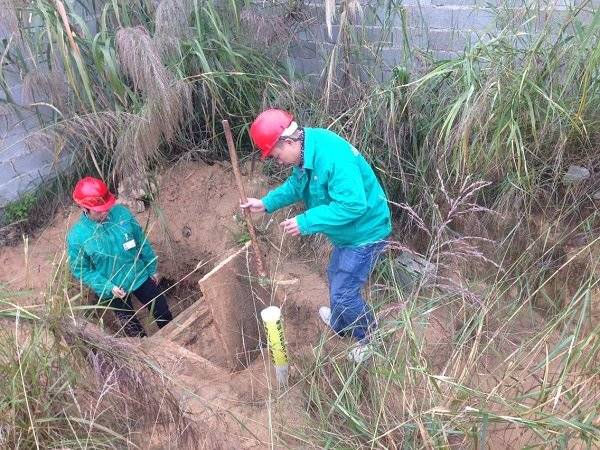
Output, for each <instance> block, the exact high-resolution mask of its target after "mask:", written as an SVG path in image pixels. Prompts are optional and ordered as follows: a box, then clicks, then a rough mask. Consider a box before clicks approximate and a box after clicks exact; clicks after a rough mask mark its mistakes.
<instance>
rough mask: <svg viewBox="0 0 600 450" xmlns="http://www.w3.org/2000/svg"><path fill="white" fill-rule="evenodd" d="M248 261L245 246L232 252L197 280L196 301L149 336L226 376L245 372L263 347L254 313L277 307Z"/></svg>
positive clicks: (260, 331)
mask: <svg viewBox="0 0 600 450" xmlns="http://www.w3.org/2000/svg"><path fill="white" fill-rule="evenodd" d="M253 261H254V258H253V255H252V252H251V250H250V248H249V243H247V244H246V245H244V246H243V247H242V248H240V249H237V250H234V251H232V252H231V254H230V255H228V256H226V257H225V258H224V259H223V260H222V261H220V262H219V263H218V264H216V265H215V267H214V268H213V269H212V270H211V271H210V272H208V273H207V274H206V275H204V276H203V277H202V278H201V279H200V281H199V282H198V286H199V299H198V300H197V301H196V302H194V303H192V304H191V305H190V306H189V307H187V308H186V309H185V310H183V311H182V312H180V313H179V314H178V315H177V316H176V317H175V319H174V320H173V321H172V322H171V323H170V324H169V325H167V326H166V327H164V328H163V329H162V330H160V331H158V332H157V333H156V334H155V336H156V337H157V338H162V339H167V340H170V341H173V342H176V343H179V344H180V345H183V346H184V347H186V348H187V349H188V350H190V351H193V352H194V353H196V354H198V355H200V356H202V357H204V358H207V359H208V360H210V361H212V362H215V363H217V364H219V365H221V366H224V367H227V368H229V369H231V370H236V369H242V368H244V367H247V366H248V365H249V364H250V363H251V362H252V360H253V359H254V358H256V356H257V355H258V354H259V353H260V346H261V342H263V341H264V340H263V339H261V334H262V326H261V324H260V321H259V315H260V311H261V310H262V309H263V308H265V307H267V306H269V305H272V304H277V303H278V302H277V301H276V300H275V298H276V296H275V295H273V292H272V291H271V290H270V289H268V288H267V287H263V286H262V285H261V284H260V283H259V279H258V277H257V276H256V270H255V267H254V263H253Z"/></svg>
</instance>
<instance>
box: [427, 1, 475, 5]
mask: <svg viewBox="0 0 600 450" xmlns="http://www.w3.org/2000/svg"><path fill="white" fill-rule="evenodd" d="M431 4H432V5H435V6H475V5H476V0H431Z"/></svg>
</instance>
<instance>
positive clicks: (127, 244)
mask: <svg viewBox="0 0 600 450" xmlns="http://www.w3.org/2000/svg"><path fill="white" fill-rule="evenodd" d="M67 255H68V259H69V266H70V268H71V272H72V273H73V275H74V276H75V278H77V279H78V280H80V281H81V282H83V283H84V284H86V285H87V286H89V287H90V288H91V289H93V290H94V292H96V294H98V297H100V299H101V300H107V299H111V298H112V297H113V294H112V289H113V288H114V287H115V286H118V287H120V288H122V289H124V290H125V291H126V292H128V293H129V292H132V291H134V290H136V289H137V288H139V287H140V286H141V285H142V284H143V283H144V281H146V280H147V279H148V278H149V277H151V276H152V275H154V274H155V273H156V267H157V259H156V255H155V253H154V250H153V249H152V246H151V245H150V242H148V238H147V237H146V236H145V235H144V232H143V230H142V227H141V226H140V224H139V223H138V221H137V220H136V218H135V217H134V216H133V214H131V212H130V211H129V209H127V208H126V207H125V206H123V205H115V206H113V207H112V208H111V209H110V211H109V212H108V216H107V217H106V220H105V221H104V222H96V221H94V220H92V219H90V218H89V217H87V216H86V215H85V214H82V215H81V217H80V218H79V220H78V221H77V222H76V223H75V224H73V226H72V227H71V229H70V230H69V233H68V234H67Z"/></svg>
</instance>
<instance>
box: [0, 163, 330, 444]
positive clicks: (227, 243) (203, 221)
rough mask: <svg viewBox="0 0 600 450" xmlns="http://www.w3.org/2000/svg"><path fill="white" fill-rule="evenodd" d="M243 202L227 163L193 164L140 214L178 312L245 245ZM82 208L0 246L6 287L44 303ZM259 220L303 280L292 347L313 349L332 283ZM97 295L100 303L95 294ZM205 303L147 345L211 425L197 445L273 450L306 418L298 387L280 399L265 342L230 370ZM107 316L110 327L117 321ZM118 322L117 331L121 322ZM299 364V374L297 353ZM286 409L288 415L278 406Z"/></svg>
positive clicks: (278, 264) (290, 319) (287, 304)
mask: <svg viewBox="0 0 600 450" xmlns="http://www.w3.org/2000/svg"><path fill="white" fill-rule="evenodd" d="M245 183H246V186H247V195H248V196H259V195H260V194H261V193H263V192H264V191H265V188H266V183H265V180H264V179H263V178H261V177H259V176H256V175H253V176H251V177H250V176H248V177H247V178H246V180H245ZM238 203H239V200H238V194H237V191H236V189H235V180H234V177H233V173H232V172H231V170H230V168H229V166H228V165H227V164H215V165H212V166H210V165H206V164H203V163H186V164H181V165H175V166H173V167H171V168H170V169H169V170H167V171H166V172H165V173H164V174H163V175H162V177H161V179H160V196H159V198H158V199H157V201H156V202H154V204H153V205H152V207H151V208H150V209H149V210H147V211H146V212H144V213H141V214H138V215H137V218H138V220H139V222H140V223H141V224H142V226H145V227H147V230H148V234H149V236H150V240H151V242H152V244H153V246H154V248H155V250H156V253H157V254H158V257H159V271H160V273H161V275H162V276H163V281H162V283H163V287H165V288H167V289H168V291H167V296H168V299H169V304H170V306H171V309H172V312H173V313H174V315H175V316H177V315H178V314H181V313H186V309H187V308H188V307H189V306H191V305H192V304H194V303H195V302H203V298H202V294H201V293H200V291H199V288H198V281H199V280H200V278H202V276H203V275H205V274H206V273H208V272H209V271H210V270H211V269H212V268H213V267H214V266H215V265H216V264H217V263H218V262H219V261H220V260H221V259H222V258H223V256H224V255H226V254H228V252H230V251H231V250H232V249H236V248H239V247H240V246H241V244H240V242H241V240H242V239H244V230H245V226H244V224H243V217H242V216H241V215H240V214H239V207H238ZM78 216H79V211H78V210H77V208H75V207H70V208H66V209H64V210H63V211H61V212H59V213H58V214H57V215H56V216H55V217H54V218H53V219H52V220H51V222H50V224H49V225H48V226H47V227H46V228H45V229H44V230H43V231H40V232H39V233H38V234H37V235H35V236H31V237H29V238H28V241H27V245H24V244H21V245H17V246H13V247H3V248H2V249H0V264H1V265H2V267H3V271H2V275H1V276H0V286H2V285H4V288H6V289H10V290H11V291H14V290H24V291H25V294H24V296H23V297H22V299H21V300H20V303H21V304H23V305H42V304H43V303H44V296H45V295H46V294H45V292H46V289H47V286H48V285H49V284H50V283H49V282H50V281H51V280H52V279H53V277H54V276H56V275H55V272H56V270H57V268H58V267H59V266H60V265H61V263H63V262H64V258H65V244H64V242H65V237H66V234H67V231H68V229H69V227H70V226H71V224H72V223H74V222H75V221H76V220H77V218H78ZM255 222H256V224H257V228H258V231H259V234H260V235H261V241H262V244H261V247H262V248H263V250H264V253H265V256H267V257H268V259H270V263H271V265H272V266H271V267H273V269H275V268H276V271H275V272H276V276H277V277H278V278H280V279H287V280H293V279H298V280H301V281H300V282H296V284H290V285H288V286H285V287H284V288H280V289H284V290H285V295H284V300H283V302H282V305H281V307H282V312H283V317H284V324H285V325H284V327H285V333H286V340H287V342H288V351H289V353H290V354H291V355H297V354H298V355H300V354H303V353H306V352H308V353H310V351H311V350H310V347H311V346H314V345H316V344H317V343H318V339H319V335H320V333H321V332H322V331H323V329H322V327H321V326H320V325H319V321H318V317H317V314H316V312H317V310H318V306H320V305H323V304H326V302H327V298H328V297H327V287H326V284H325V281H324V279H323V278H322V277H321V276H320V275H319V274H318V273H315V272H314V270H313V268H311V267H310V266H309V265H307V264H306V263H304V262H302V261H301V259H300V258H299V256H298V254H297V253H296V252H293V251H290V244H289V243H288V242H285V243H284V244H285V245H283V247H282V238H281V235H280V234H279V232H278V230H277V227H276V226H273V223H277V222H271V223H269V222H268V218H266V217H264V218H263V217H257V218H256V220H255ZM291 245H292V246H293V244H291ZM274 246H277V247H281V248H283V249H285V250H286V252H285V254H283V253H280V252H274V251H273V248H274ZM267 253H268V254H267ZM284 258H285V259H284ZM63 267H64V264H63ZM88 300H89V301H93V298H92V296H89V297H88ZM136 306H137V307H138V308H139V307H140V305H139V304H137V305H136ZM198 306H199V308H200V309H201V313H200V314H199V319H198V320H197V321H195V322H194V324H193V327H190V328H189V330H187V331H186V333H184V334H183V335H182V336H180V338H178V339H177V342H173V341H168V340H164V339H163V338H158V337H153V336H151V337H150V338H148V339H145V340H143V342H142V345H143V346H144V347H146V348H147V351H148V352H150V353H151V354H152V355H153V356H155V357H157V358H158V359H159V360H160V361H162V363H163V364H164V369H165V371H166V372H168V373H169V374H170V375H171V376H173V377H174V378H175V379H176V382H177V384H178V386H179V388H180V392H179V394H180V397H181V398H182V401H184V403H185V405H186V408H187V409H188V411H189V412H190V414H191V415H192V417H193V418H194V419H195V420H197V421H198V422H199V423H201V424H202V426H203V427H205V428H206V427H208V430H209V431H210V432H207V433H203V435H204V436H208V437H207V438H206V441H205V442H201V443H198V448H231V449H238V448H265V447H267V446H268V445H269V443H271V442H272V441H273V436H272V435H271V433H270V432H269V430H270V428H269V427H270V426H271V427H274V428H278V427H281V426H285V424H286V423H287V422H290V421H291V422H293V423H295V424H296V425H298V424H300V423H301V422H300V421H301V420H302V419H301V418H302V417H303V408H302V402H301V401H300V400H299V396H300V394H299V393H298V389H299V387H294V386H292V387H291V388H290V390H289V391H288V392H287V393H286V396H285V398H282V399H279V400H277V401H275V397H277V389H276V381H275V379H274V374H273V373H272V372H271V371H272V369H271V363H270V361H269V358H268V355H267V352H266V350H265V349H258V350H256V351H257V352H258V353H259V354H258V355H257V356H258V357H256V358H254V360H253V361H252V362H251V363H250V365H249V366H248V367H247V368H246V369H244V370H241V371H238V372H232V371H231V370H229V369H228V368H227V367H226V364H225V361H224V360H223V355H222V354H221V351H220V350H219V349H220V346H219V345H217V342H216V339H218V335H217V333H216V330H215V324H214V321H213V319H212V317H211V314H210V308H208V305H206V304H199V305H198ZM138 314H139V315H140V317H141V319H142V322H143V323H144V324H145V326H146V328H147V330H148V331H149V332H150V333H154V332H156V331H157V330H156V327H155V326H154V325H152V324H151V323H150V322H151V320H150V317H149V314H148V313H147V312H146V311H145V309H143V308H141V309H140V310H139V313H138ZM109 319H110V318H109ZM107 322H108V324H109V325H110V323H111V321H110V320H108V321H107ZM114 325H115V326H114V327H113V328H112V331H116V329H117V328H116V324H114ZM260 326H262V325H260ZM109 329H111V327H110V326H109ZM255 356H256V355H255ZM291 371H292V379H293V374H294V373H295V372H294V368H293V361H292V369H291ZM292 399H295V401H292ZM290 402H291V403H290ZM290 404H293V405H294V407H293V408H290ZM282 408H283V411H284V412H285V413H278V411H279V410H280V409H282ZM274 415H275V416H276V417H275V416H274ZM205 431H206V430H205ZM149 445H150V444H149ZM289 445H290V444H289V443H288V444H285V445H284V446H286V447H287V446H289Z"/></svg>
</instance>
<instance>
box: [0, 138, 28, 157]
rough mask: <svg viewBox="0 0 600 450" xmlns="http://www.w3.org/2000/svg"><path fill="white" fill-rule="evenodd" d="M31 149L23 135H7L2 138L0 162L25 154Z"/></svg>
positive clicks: (0, 142) (0, 140)
mask: <svg viewBox="0 0 600 450" xmlns="http://www.w3.org/2000/svg"><path fill="white" fill-rule="evenodd" d="M28 151H29V147H28V146H27V143H26V142H25V139H24V137H23V136H22V135H11V136H5V137H4V138H2V139H0V163H2V162H8V161H10V160H11V159H13V158H15V157H17V156H20V155H23V154H25V153H27V152H28Z"/></svg>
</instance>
